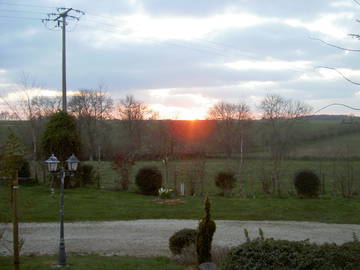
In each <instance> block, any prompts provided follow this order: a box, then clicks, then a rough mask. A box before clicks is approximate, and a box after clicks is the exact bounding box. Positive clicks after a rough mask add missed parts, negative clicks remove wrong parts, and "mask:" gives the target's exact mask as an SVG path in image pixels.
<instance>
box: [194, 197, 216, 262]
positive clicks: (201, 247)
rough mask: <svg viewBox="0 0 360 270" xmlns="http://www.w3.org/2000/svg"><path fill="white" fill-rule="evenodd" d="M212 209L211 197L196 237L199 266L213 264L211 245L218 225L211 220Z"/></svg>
mask: <svg viewBox="0 0 360 270" xmlns="http://www.w3.org/2000/svg"><path fill="white" fill-rule="evenodd" d="M210 207H211V205H210V200H209V197H206V199H205V217H203V218H202V219H201V221H200V223H199V228H198V233H197V235H196V253H197V258H198V263H199V264H202V263H204V262H211V243H212V239H213V236H214V233H215V230H216V224H215V222H214V221H213V220H212V219H211V215H210Z"/></svg>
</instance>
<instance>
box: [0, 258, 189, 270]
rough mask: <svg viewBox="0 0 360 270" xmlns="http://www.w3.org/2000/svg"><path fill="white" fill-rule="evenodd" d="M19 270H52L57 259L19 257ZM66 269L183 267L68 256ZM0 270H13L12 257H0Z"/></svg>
mask: <svg viewBox="0 0 360 270" xmlns="http://www.w3.org/2000/svg"><path fill="white" fill-rule="evenodd" d="M20 262H21V264H20V269H21V270H45V269H54V268H52V265H53V264H56V263H57V258H56V257H53V256H39V257H21V258H20ZM67 263H68V264H69V265H70V267H67V268H66V269H69V270H71V269H74V270H75V269H76V270H92V269H94V270H105V269H121V270H184V269H185V267H184V266H181V265H176V264H175V263H174V262H172V261H171V260H170V259H168V258H163V257H155V258H136V257H118V256H112V257H101V256H69V257H68V258H67ZM0 269H1V270H13V269H14V266H13V262H12V257H0Z"/></svg>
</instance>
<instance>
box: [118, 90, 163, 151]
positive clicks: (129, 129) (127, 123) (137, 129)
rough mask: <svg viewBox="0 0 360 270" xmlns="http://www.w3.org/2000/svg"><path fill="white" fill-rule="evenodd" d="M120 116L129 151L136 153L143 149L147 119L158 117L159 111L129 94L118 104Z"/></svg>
mask: <svg viewBox="0 0 360 270" xmlns="http://www.w3.org/2000/svg"><path fill="white" fill-rule="evenodd" d="M118 112H119V118H120V120H122V122H121V123H122V124H123V128H124V132H125V137H126V141H127V142H128V143H127V146H128V149H129V152H132V154H135V153H136V152H138V151H139V150H140V149H141V146H142V141H143V137H144V133H145V131H146V129H147V120H154V119H156V118H157V113H156V112H154V111H153V110H151V109H150V108H149V107H148V106H147V105H146V104H144V103H143V102H141V101H139V100H136V99H135V98H134V96H132V95H128V96H126V97H125V98H124V99H121V100H120V103H119V106H118Z"/></svg>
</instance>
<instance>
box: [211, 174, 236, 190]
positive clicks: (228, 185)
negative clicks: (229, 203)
mask: <svg viewBox="0 0 360 270" xmlns="http://www.w3.org/2000/svg"><path fill="white" fill-rule="evenodd" d="M215 185H216V186H217V187H218V188H220V189H221V190H222V195H225V194H226V192H228V191H230V190H232V189H233V188H234V187H235V185H236V178H235V174H234V173H233V172H219V173H218V174H217V175H216V177H215Z"/></svg>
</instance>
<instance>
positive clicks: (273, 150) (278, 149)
mask: <svg viewBox="0 0 360 270" xmlns="http://www.w3.org/2000/svg"><path fill="white" fill-rule="evenodd" d="M260 109H261V110H262V112H263V119H264V120H265V121H266V122H267V123H268V124H269V126H270V129H269V130H267V135H268V136H267V145H268V147H269V152H270V155H271V160H272V176H271V177H272V185H273V192H277V193H278V194H279V195H281V183H280V172H281V165H282V161H283V159H284V157H286V155H287V154H288V153H289V152H290V150H291V149H292V148H293V147H294V146H295V142H296V132H295V131H296V129H295V127H296V125H295V124H296V123H297V122H299V121H300V120H301V119H302V117H303V116H306V115H308V114H309V113H310V112H311V110H312V109H311V107H310V106H309V105H307V104H305V103H303V102H299V101H293V100H291V99H285V98H283V97H281V96H279V95H267V96H266V97H265V98H264V100H263V101H262V102H261V104H260Z"/></svg>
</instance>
